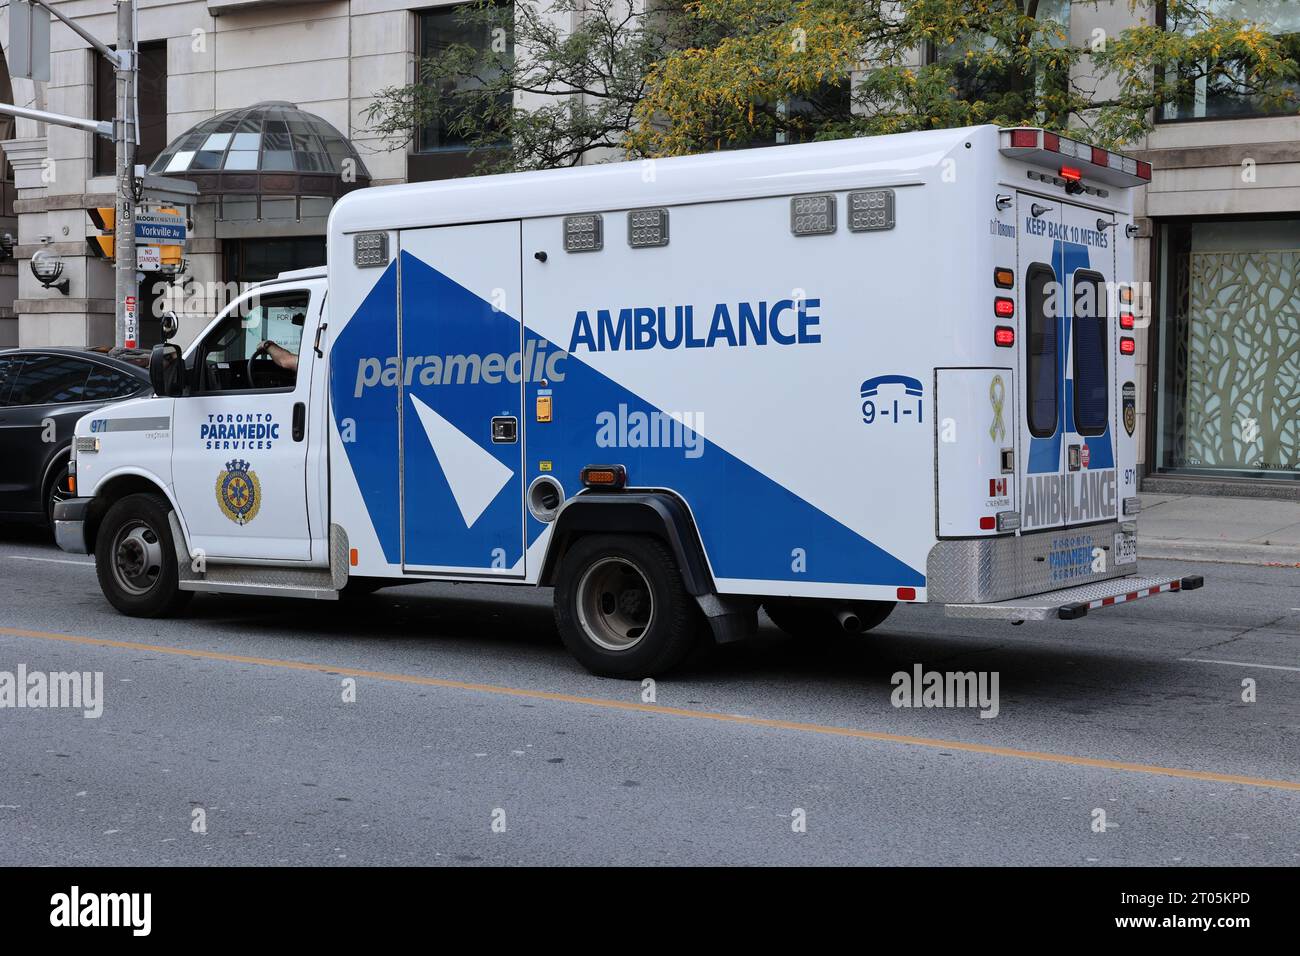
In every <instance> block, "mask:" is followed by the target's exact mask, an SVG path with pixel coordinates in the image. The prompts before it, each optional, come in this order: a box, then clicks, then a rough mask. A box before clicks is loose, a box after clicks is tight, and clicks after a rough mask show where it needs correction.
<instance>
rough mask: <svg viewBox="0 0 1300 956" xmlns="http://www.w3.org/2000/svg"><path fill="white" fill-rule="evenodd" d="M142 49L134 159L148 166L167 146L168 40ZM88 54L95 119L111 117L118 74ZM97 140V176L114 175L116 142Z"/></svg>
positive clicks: (107, 63) (144, 44)
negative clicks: (92, 71) (91, 65)
mask: <svg viewBox="0 0 1300 956" xmlns="http://www.w3.org/2000/svg"><path fill="white" fill-rule="evenodd" d="M139 51H140V57H139V63H140V72H139V78H138V80H137V85H138V93H139V99H138V109H139V113H138V115H139V118H140V146H139V148H138V149H137V150H136V154H135V161H136V162H137V163H142V164H144V165H145V166H148V165H150V164H151V163H152V162H153V161H154V160H155V159H157V158H158V156H160V155H161V154H162V153H163V152H164V151H165V150H166V149H167V41H166V40H158V41H153V42H149V43H141V44H140V45H139ZM87 53H88V55H90V56H93V57H94V58H95V88H94V97H95V119H97V120H111V119H112V118H113V117H114V116H115V115H116V113H117V102H116V101H117V76H116V74H115V73H114V72H113V67H112V65H111V64H109V62H108V60H106V59H104V58H103V57H102V56H100V55H99V54H98V53H94V52H91V51H87ZM9 102H13V101H12V100H11V101H9ZM94 139H95V145H94V149H95V175H96V176H111V175H113V171H114V166H113V159H114V156H113V141H112V140H111V139H105V138H104V137H102V136H96V137H94ZM189 148H194V147H189Z"/></svg>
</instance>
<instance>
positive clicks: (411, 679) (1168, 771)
mask: <svg viewBox="0 0 1300 956" xmlns="http://www.w3.org/2000/svg"><path fill="white" fill-rule="evenodd" d="M0 635H4V636H8V637H22V638H33V639H36V640H43V641H62V642H64V643H68V644H82V645H87V646H91V647H113V648H120V649H123V650H131V651H149V652H152V653H155V654H174V655H176V656H178V657H192V658H196V659H198V660H208V661H227V662H229V663H233V664H253V665H257V666H259V667H281V668H285V669H288V670H298V671H311V672H313V673H318V674H331V675H342V676H345V677H366V678H370V679H372V680H384V681H394V682H397V683H402V684H419V685H421V686H424V687H446V688H451V689H453V690H468V691H475V692H477V693H481V694H498V695H502V696H507V697H523V698H527V699H529V700H550V701H557V702H559V703H565V704H580V705H583V706H586V707H601V708H604V709H606V710H626V711H635V712H639V713H644V714H663V715H666V716H671V717H688V718H691V719H694V720H712V721H717V722H719V723H727V724H740V725H742V726H745V727H767V728H772V729H774V730H794V731H800V732H802V733H810V734H825V735H828V736H832V737H851V738H854V739H857V740H873V741H877V742H880V743H893V744H907V745H909V746H913V747H930V748H936V749H941V750H957V751H961V752H963V753H973V754H984V755H987V756H993V757H1012V758H1015V759H1018V760H1036V761H1039V762H1042V763H1056V764H1065V765H1067V766H1072V767H1095V768H1098V769H1101V770H1118V771H1122V772H1125V773H1149V774H1156V775H1159V776H1163V777H1180V778H1182V779H1185V780H1204V781H1208V782H1212V783H1231V784H1238V785H1240V786H1243V787H1269V788H1272V789H1276V790H1294V791H1300V782H1296V781H1292V780H1269V779H1267V778H1264V777H1243V776H1240V775H1238V774H1231V773H1213V772H1210V771H1208V770H1186V769H1183V768H1181V767H1161V766H1159V765H1157V764H1145V763H1128V762H1126V761H1123V760H1102V759H1098V758H1096V757H1077V756H1074V755H1072V754H1057V753H1047V752H1044V751H1039V750H1019V749H1016V748H1014V747H994V746H990V745H989V744H975V743H967V742H965V741H961V740H941V739H938V738H934V737H912V736H909V735H906V734H889V733H884V732H882V731H878V730H859V729H857V728H854V727H832V726H827V725H824V724H809V723H803V722H801V721H795V720H773V719H771V718H766V717H748V716H745V715H743V714H723V713H718V712H715V711H708V710H690V709H687V708H684V707H667V706H664V705H662V704H643V703H641V702H639V701H622V700H609V699H607V698H603V697H582V696H579V695H577V694H561V693H557V692H555V691H546V690H530V689H528V688H524V687H506V686H503V685H499V684H477V683H474V682H472V681H461V680H449V679H447V678H444V677H423V676H420V675H417V674H393V673H389V672H387V671H370V670H362V669H360V668H356V667H339V666H335V665H331V664H312V663H309V662H307V661H285V660H277V659H275V658H270V657H249V656H246V655H244V654H223V653H221V652H220V651H203V650H194V649H191V648H186V647H167V646H165V645H161V644H141V643H137V642H136V641H110V640H104V639H103V638H97V637H80V636H78V635H74V634H54V633H51V632H48V631H27V630H22V629H20V628H13V627H0Z"/></svg>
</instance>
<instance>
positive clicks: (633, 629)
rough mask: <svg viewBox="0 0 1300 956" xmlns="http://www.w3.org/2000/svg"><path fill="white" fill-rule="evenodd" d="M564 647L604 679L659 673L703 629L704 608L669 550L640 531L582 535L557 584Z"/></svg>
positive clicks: (675, 661) (558, 621)
mask: <svg viewBox="0 0 1300 956" xmlns="http://www.w3.org/2000/svg"><path fill="white" fill-rule="evenodd" d="M555 623H556V625H557V627H558V628H559V631H560V637H561V639H563V641H564V646H565V647H567V648H568V649H569V653H571V654H572V655H573V656H574V657H576V658H577V659H578V662H579V663H580V664H582V665H583V666H584V667H585V668H587V670H589V671H591V672H592V673H593V674H599V675H601V676H602V677H623V678H640V677H655V676H658V675H659V674H662V673H664V672H666V671H669V670H671V669H672V668H673V667H675V666H676V665H678V664H680V663H681V662H682V660H684V659H685V657H686V655H687V654H689V653H690V651H691V649H692V648H693V647H694V645H695V643H696V641H697V639H698V638H699V635H700V634H701V613H700V609H699V605H698V604H696V602H695V598H694V597H692V596H691V594H690V593H689V592H688V591H687V590H686V586H685V584H684V583H683V582H682V574H681V571H680V570H679V569H678V567H677V562H676V560H675V559H674V558H673V554H672V552H671V551H670V550H669V549H668V547H667V546H666V545H665V544H664V543H663V542H662V541H660V540H659V539H658V538H652V537H646V536H641V535H629V536H625V537H615V536H611V535H599V536H593V537H589V538H582V539H580V540H579V541H578V542H577V543H576V544H574V545H573V547H571V548H570V549H569V550H568V552H567V553H566V554H565V555H564V560H563V562H562V563H561V565H560V572H559V577H558V579H557V581H556V585H555Z"/></svg>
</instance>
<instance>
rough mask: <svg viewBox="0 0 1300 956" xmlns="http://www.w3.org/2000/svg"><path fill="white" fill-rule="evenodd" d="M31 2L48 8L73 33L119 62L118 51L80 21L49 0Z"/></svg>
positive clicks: (31, 0)
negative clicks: (61, 10) (57, 7)
mask: <svg viewBox="0 0 1300 956" xmlns="http://www.w3.org/2000/svg"><path fill="white" fill-rule="evenodd" d="M29 2H30V3H33V4H35V5H36V6H38V7H41V8H42V9H44V10H47V11H48V12H49V13H50V14H51V15H53V16H54V17H55V18H56V19H58V20H61V21H62V22H63V23H64V24H65V25H66V26H67V28H68V29H69V30H71V31H72V32H73V33H75V34H76V35H77V36H79V37H81V39H83V40H85V41H86V42H87V43H89V44H90V45H91V46H92V47H94V48H95V49H96V50H98V51H99V52H100V54H101V55H102V56H105V57H107V58H108V59H110V60H112V61H113V62H114V63H116V62H117V54H116V53H114V52H113V51H112V50H110V49H109V48H108V47H107V46H106V45H105V44H104V43H102V42H101V41H100V40H99V39H98V38H97V37H96V36H94V35H93V34H92V33H91V32H90V31H89V30H87V29H86V28H85V27H82V26H81V25H80V24H78V23H77V22H76V21H75V20H73V19H72V18H71V17H69V16H66V15H65V14H62V13H60V12H59V11H58V10H57V9H56V8H55V7H54V6H53V4H51V3H49V2H47V0H29Z"/></svg>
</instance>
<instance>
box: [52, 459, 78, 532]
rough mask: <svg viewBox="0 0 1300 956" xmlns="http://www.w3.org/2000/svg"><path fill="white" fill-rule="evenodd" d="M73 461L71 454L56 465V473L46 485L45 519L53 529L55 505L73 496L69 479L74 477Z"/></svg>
mask: <svg viewBox="0 0 1300 956" xmlns="http://www.w3.org/2000/svg"><path fill="white" fill-rule="evenodd" d="M71 461H72V459H71V456H69V457H67V458H64V459H63V462H62V464H59V465H57V466H56V467H55V469H54V474H53V475H51V476H50V480H49V483H48V484H47V485H46V486H45V521H46V523H47V524H48V525H49V527H50V530H51V531H53V530H54V506H55V505H56V504H58V503H59V502H60V501H63V500H65V499H67V498H71V497H72V491H71V490H70V489H69V488H68V480H69V479H70V478H71V477H72V476H71V474H70V470H71Z"/></svg>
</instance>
